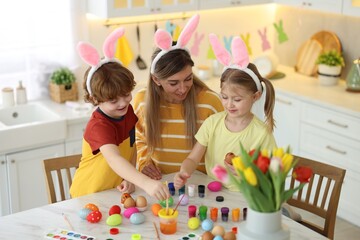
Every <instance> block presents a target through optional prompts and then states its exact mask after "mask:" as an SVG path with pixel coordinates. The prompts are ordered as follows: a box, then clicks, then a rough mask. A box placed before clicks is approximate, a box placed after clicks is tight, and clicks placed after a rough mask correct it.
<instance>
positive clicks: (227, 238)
mask: <svg viewBox="0 0 360 240" xmlns="http://www.w3.org/2000/svg"><path fill="white" fill-rule="evenodd" d="M224 240H236V235H235V233H233V232H227V233H225V234H224Z"/></svg>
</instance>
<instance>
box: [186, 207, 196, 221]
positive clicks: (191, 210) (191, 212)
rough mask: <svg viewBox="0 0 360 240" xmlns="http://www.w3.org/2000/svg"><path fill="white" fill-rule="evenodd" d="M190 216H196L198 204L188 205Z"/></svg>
mask: <svg viewBox="0 0 360 240" xmlns="http://www.w3.org/2000/svg"><path fill="white" fill-rule="evenodd" d="M188 212H189V218H192V217H196V206H195V205H190V206H188Z"/></svg>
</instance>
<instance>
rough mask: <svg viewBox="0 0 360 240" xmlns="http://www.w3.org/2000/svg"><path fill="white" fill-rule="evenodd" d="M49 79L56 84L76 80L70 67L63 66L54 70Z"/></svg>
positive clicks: (66, 83) (70, 82) (68, 83)
mask: <svg viewBox="0 0 360 240" xmlns="http://www.w3.org/2000/svg"><path fill="white" fill-rule="evenodd" d="M50 81H51V82H52V83H54V84H56V85H71V84H72V83H74V82H75V81H76V78H75V75H74V74H73V73H72V72H71V71H70V69H68V68H66V67H64V68H59V69H57V70H55V71H54V72H53V73H52V75H51V78H50Z"/></svg>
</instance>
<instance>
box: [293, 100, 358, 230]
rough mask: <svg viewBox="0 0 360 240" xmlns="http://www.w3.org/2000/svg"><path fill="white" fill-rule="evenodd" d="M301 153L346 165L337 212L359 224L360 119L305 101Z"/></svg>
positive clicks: (320, 159)
mask: <svg viewBox="0 0 360 240" xmlns="http://www.w3.org/2000/svg"><path fill="white" fill-rule="evenodd" d="M300 129H301V134H300V155H302V156H304V157H309V158H312V159H315V160H318V161H322V162H325V163H328V164H331V165H334V166H337V167H340V168H344V169H346V174H345V179H344V184H343V188H342V191H341V198H340V202H339V209H338V215H339V216H340V217H342V218H344V219H346V220H348V221H350V222H352V223H354V224H356V225H358V226H360V206H359V204H358V203H359V201H360V191H354V190H355V189H356V188H357V189H360V188H359V183H360V161H359V156H360V149H359V146H360V119H359V118H356V117H354V116H349V115H347V114H341V113H339V112H337V111H333V110H331V109H328V108H325V107H320V106H316V105H312V104H307V103H304V104H303V108H302V117H301V126H300Z"/></svg>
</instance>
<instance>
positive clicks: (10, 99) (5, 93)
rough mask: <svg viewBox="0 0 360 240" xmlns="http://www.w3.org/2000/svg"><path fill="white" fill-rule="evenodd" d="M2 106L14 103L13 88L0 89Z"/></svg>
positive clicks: (10, 105) (9, 105)
mask: <svg viewBox="0 0 360 240" xmlns="http://www.w3.org/2000/svg"><path fill="white" fill-rule="evenodd" d="M1 97H2V106H3V107H12V106H14V105H15V99H14V89H12V88H10V87H5V88H3V89H2V90H1Z"/></svg>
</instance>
